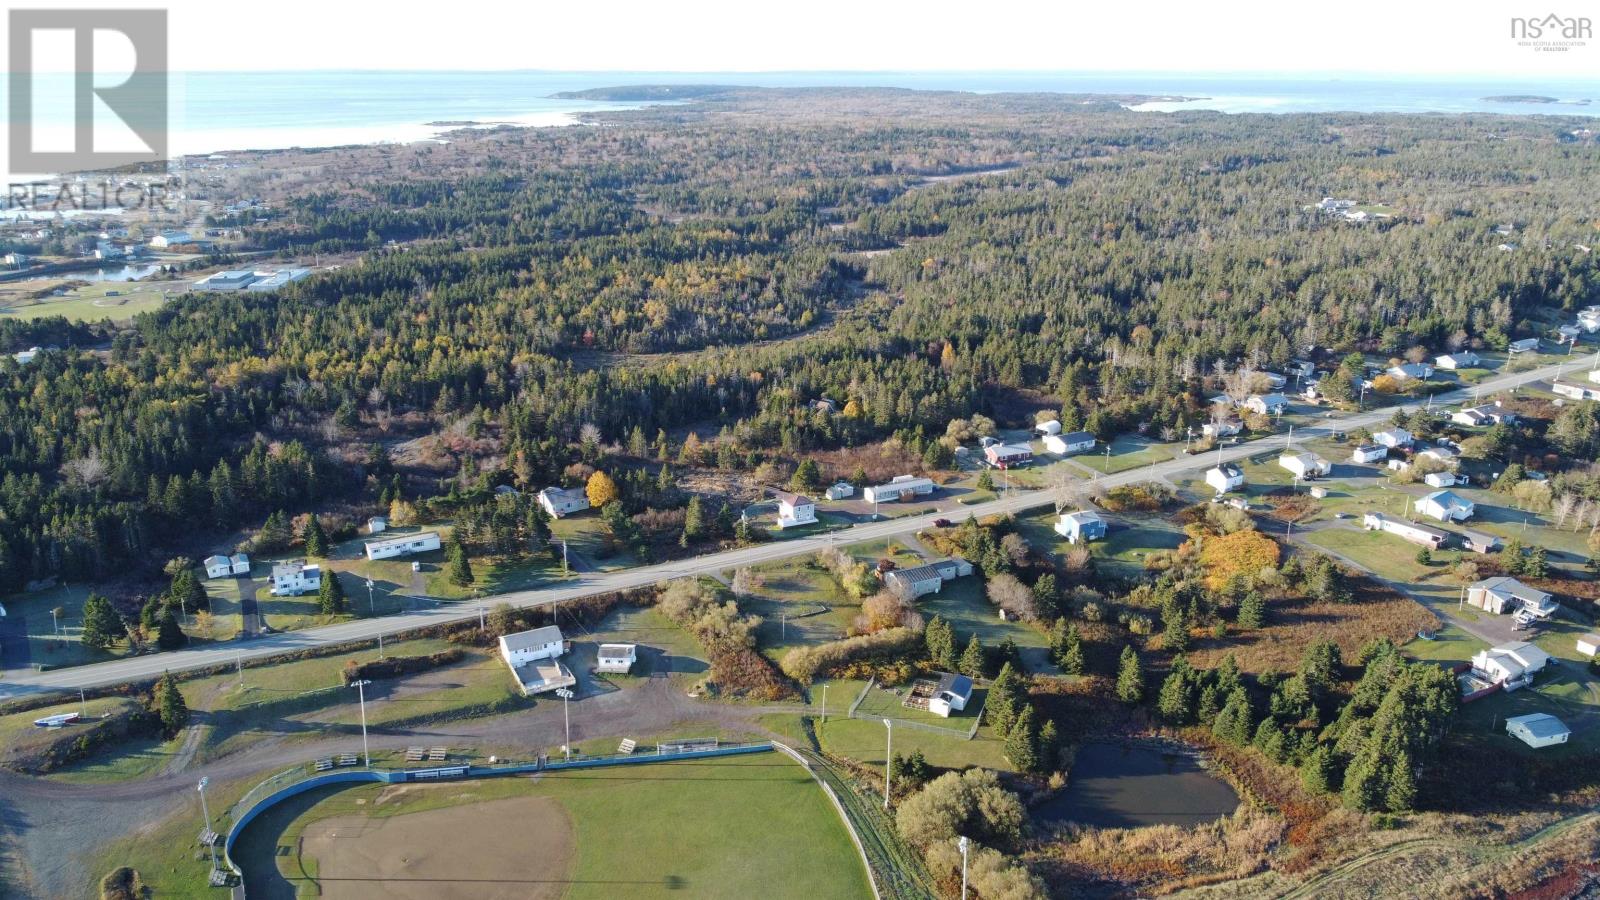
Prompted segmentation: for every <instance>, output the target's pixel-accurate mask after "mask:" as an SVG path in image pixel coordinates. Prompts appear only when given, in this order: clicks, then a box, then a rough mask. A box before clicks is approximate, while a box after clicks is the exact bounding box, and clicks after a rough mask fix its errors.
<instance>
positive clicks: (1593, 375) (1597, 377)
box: [1589, 369, 1600, 384]
mask: <svg viewBox="0 0 1600 900" xmlns="http://www.w3.org/2000/svg"><path fill="white" fill-rule="evenodd" d="M1589 380H1590V381H1593V382H1595V383H1596V384H1600V369H1595V370H1594V371H1592V372H1590V373H1589Z"/></svg>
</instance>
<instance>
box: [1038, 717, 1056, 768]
mask: <svg viewBox="0 0 1600 900" xmlns="http://www.w3.org/2000/svg"><path fill="white" fill-rule="evenodd" d="M1060 762H1061V735H1060V734H1059V733H1058V732H1057V731H1056V720H1055V719H1046V720H1045V723H1044V726H1043V727H1041V728H1040V729H1039V768H1040V769H1041V770H1042V771H1045V772H1054V771H1055V770H1056V768H1057V767H1058V766H1059V765H1060Z"/></svg>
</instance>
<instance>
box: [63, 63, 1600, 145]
mask: <svg viewBox="0 0 1600 900" xmlns="http://www.w3.org/2000/svg"><path fill="white" fill-rule="evenodd" d="M39 81H40V84H39V87H38V88H36V92H35V97H36V98H37V99H36V101H35V108H36V110H38V117H39V119H40V121H39V123H38V124H37V125H36V127H37V128H39V129H40V130H41V132H49V131H51V130H52V129H64V128H67V127H68V125H69V123H68V120H67V118H66V111H67V110H70V108H71V106H70V103H69V102H67V98H68V97H69V96H70V94H69V90H70V88H69V84H70V82H69V81H68V79H67V76H64V75H63V76H43V77H41V78H40V79H39ZM628 84H737V85H755V86H764V87H803V86H881V87H903V88H914V89H922V90H959V91H973V92H979V93H994V92H1007V91H1020V92H1038V91H1047V92H1069V93H1105V94H1144V95H1156V96H1183V97H1189V98H1196V99H1193V100H1189V101H1184V102H1176V101H1162V102H1154V103H1147V104H1143V105H1140V106H1137V107H1135V108H1136V109H1141V110H1145V111H1150V112H1157V113H1159V112H1174V111H1182V110H1193V109H1200V110H1215V111H1220V112H1224V113H1279V114H1282V113H1326V112H1361V113H1383V112H1395V113H1501V114H1510V115H1570V116H1587V117H1593V116H1600V80H1596V81H1592V82H1561V81H1556V82H1540V81H1518V80H1502V81H1483V80H1424V79H1398V78H1387V79H1379V78H1362V77H1309V76H1303V75H1296V76H1288V77H1283V78H1274V77H1270V76H1263V75H1215V74H1212V75H1204V74H1196V75H1179V74H1158V73H1125V74H1115V73H1072V72H1060V73H1048V72H989V73H982V72H775V73H729V72H706V73H682V72H675V73H659V72H654V73H653V72H540V71H523V72H350V71H311V72H204V73H187V74H175V75H174V77H173V83H172V88H171V92H172V104H171V122H170V134H171V137H170V143H171V149H172V151H173V152H175V153H182V154H193V153H214V152H222V151H228V150H243V149H278V148H285V147H327V146H339V145H344V144H366V143H378V142H395V141H400V142H409V141H419V140H430V139H437V137H438V135H439V134H440V133H441V132H442V131H444V130H447V128H446V126H443V125H439V124H436V123H441V122H452V123H458V122H464V121H471V122H479V123H485V124H493V123H511V124H517V125H526V126H553V125H564V124H571V123H573V122H574V121H576V119H575V116H576V114H578V113H583V112H590V111H596V110H615V109H627V108H633V107H636V106H637V105H638V104H625V103H607V102H601V101H589V100H582V101H580V100H558V99H554V98H553V97H552V96H551V95H553V94H556V93H558V92H562V91H576V90H583V89H586V88H598V87H610V86H617V85H628ZM1506 94H1524V95H1542V96H1549V97H1554V98H1557V99H1558V100H1561V101H1563V102H1560V103H1552V104H1529V103H1504V102H1500V103H1491V102H1488V101H1486V100H1484V99H1483V98H1485V97H1489V96H1494V95H1506ZM1585 101H1588V102H1585Z"/></svg>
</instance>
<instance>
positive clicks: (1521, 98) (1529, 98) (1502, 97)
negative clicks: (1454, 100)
mask: <svg viewBox="0 0 1600 900" xmlns="http://www.w3.org/2000/svg"><path fill="white" fill-rule="evenodd" d="M1480 99H1481V100H1483V102H1485V103H1571V104H1576V105H1578V106H1587V105H1588V104H1589V101H1588V100H1587V99H1583V100H1562V99H1561V98H1559V97H1545V96H1541V95H1539V94H1496V95H1495V96H1493V97H1482V98H1480Z"/></svg>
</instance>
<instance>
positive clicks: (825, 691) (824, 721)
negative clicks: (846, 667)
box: [822, 681, 828, 725]
mask: <svg viewBox="0 0 1600 900" xmlns="http://www.w3.org/2000/svg"><path fill="white" fill-rule="evenodd" d="M822 724H824V725H826V724H828V683H827V682H826V681H824V682H823V683H822Z"/></svg>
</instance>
